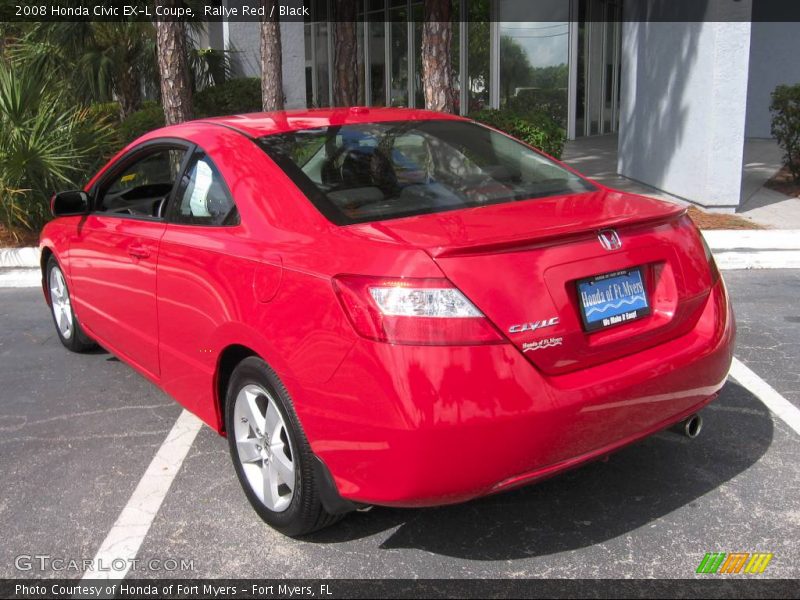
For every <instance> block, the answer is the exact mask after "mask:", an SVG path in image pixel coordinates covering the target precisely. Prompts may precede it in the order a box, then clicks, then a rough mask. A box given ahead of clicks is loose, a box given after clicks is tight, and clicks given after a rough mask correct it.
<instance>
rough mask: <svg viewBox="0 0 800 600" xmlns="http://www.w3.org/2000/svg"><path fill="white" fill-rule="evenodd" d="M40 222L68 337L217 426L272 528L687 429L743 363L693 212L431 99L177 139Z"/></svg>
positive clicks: (286, 117) (429, 498)
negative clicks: (431, 108)
mask: <svg viewBox="0 0 800 600" xmlns="http://www.w3.org/2000/svg"><path fill="white" fill-rule="evenodd" d="M52 209H53V214H54V215H55V217H56V218H55V219H54V220H52V221H51V222H50V223H48V225H47V226H46V227H45V229H44V231H43V232H42V236H41V249H42V274H43V288H44V294H45V298H46V299H47V302H48V304H49V305H50V307H51V309H52V315H53V319H54V322H55V326H56V331H57V332H58V336H59V338H60V339H61V342H62V343H63V344H64V345H65V346H66V347H67V348H69V349H70V350H73V351H77V352H80V351H83V350H86V349H89V348H91V347H93V346H94V345H96V344H99V345H101V346H102V347H104V348H106V349H108V350H109V351H110V352H112V353H113V354H115V355H117V356H118V357H120V358H121V359H122V360H124V361H125V362H127V363H128V364H130V365H131V366H133V367H134V368H135V369H136V370H138V371H139V372H141V373H142V374H144V375H145V376H146V377H147V378H148V379H150V380H151V381H152V382H154V383H155V384H157V385H158V386H159V387H161V388H162V389H164V390H165V391H166V392H167V393H168V394H170V395H171V396H173V397H174V398H175V399H176V400H177V401H178V402H179V403H180V404H182V405H183V406H184V407H185V408H186V409H187V410H189V411H191V412H193V413H194V414H196V415H198V416H199V417H200V418H201V419H202V420H203V421H204V422H205V423H207V424H208V425H209V426H210V427H211V428H213V429H214V430H216V431H218V432H219V433H220V434H222V435H225V436H226V437H227V439H228V442H229V446H230V453H231V457H232V459H233V466H234V468H235V470H236V474H237V475H238V477H239V480H240V482H241V485H242V488H243V489H244V493H245V494H246V495H247V498H248V499H249V501H250V502H251V503H252V505H253V507H254V508H255V510H256V511H257V512H258V514H259V515H260V516H261V517H262V518H263V519H264V520H265V521H267V522H268V523H269V524H270V525H272V526H273V527H275V528H276V529H278V530H279V531H281V532H283V533H285V534H287V535H301V534H304V533H308V532H310V531H313V530H315V529H319V528H321V527H324V526H327V525H330V524H332V523H334V522H335V521H337V520H338V519H340V518H341V517H342V516H343V515H345V514H346V513H348V512H349V511H352V510H355V509H358V508H360V507H366V506H371V505H381V506H398V507H422V506H436V505H442V504H450V503H456V502H464V501H468V500H470V499H472V498H477V497H480V496H484V495H487V494H494V493H498V492H503V491H505V490H509V489H512V488H515V487H518V486H522V485H526V484H529V483H532V482H535V481H537V480H540V479H542V478H544V477H548V476H551V475H553V474H554V473H557V472H559V471H563V470H565V469H568V468H571V467H575V466H577V465H580V464H582V463H584V462H586V461H590V460H592V459H595V458H602V457H605V456H606V455H608V454H609V453H610V452H612V451H614V450H617V449H619V448H621V447H623V446H625V445H627V444H631V443H632V442H635V441H637V440H639V439H641V438H643V437H645V436H648V435H650V434H653V433H655V432H658V431H660V430H663V429H666V428H670V427H673V426H677V427H679V428H682V429H683V430H684V431H685V432H686V434H687V435H690V436H694V435H696V434H697V433H698V432H699V429H700V424H701V421H700V418H699V416H698V415H697V414H696V413H697V412H698V411H699V410H700V409H701V408H702V407H703V406H705V405H706V404H708V403H709V402H711V401H712V400H713V399H714V398H715V397H716V396H717V394H718V392H719V390H720V388H721V387H722V385H723V382H724V381H725V377H726V375H727V372H728V368H729V366H730V362H731V358H732V349H733V340H734V329H735V327H734V321H733V315H732V312H731V308H730V305H729V300H728V296H727V292H726V290H725V285H724V283H723V281H722V278H721V277H720V274H719V271H718V270H717V268H716V265H715V264H714V260H713V258H712V256H711V254H710V252H709V250H708V248H707V247H706V245H705V243H704V241H703V239H702V237H701V235H700V233H699V232H698V230H697V229H696V228H695V226H694V225H693V224H692V222H691V221H690V220H689V218H688V217H687V215H686V210H685V208H684V207H681V206H678V205H675V204H672V203H668V202H663V201H659V200H656V199H653V198H646V197H642V196H636V195H633V194H628V193H624V192H620V191H617V190H613V189H609V188H607V187H604V186H602V185H600V184H598V183H594V182H592V181H589V180H587V179H586V178H584V177H582V176H581V175H579V174H578V173H576V172H575V171H573V170H571V169H570V168H568V167H566V166H565V165H563V164H561V163H559V162H558V161H556V160H554V159H552V158H550V157H548V156H546V155H544V154H542V153H541V152H539V151H537V150H535V149H533V148H531V147H529V146H527V145H525V144H523V143H521V142H519V141H517V140H515V139H513V138H511V137H509V136H507V135H505V134H503V133H501V132H499V131H496V130H494V129H491V128H488V127H485V126H482V125H479V124H477V123H474V122H472V121H469V120H467V119H463V118H460V117H456V116H451V115H447V114H441V113H433V112H427V111H422V110H412V109H375V108H369V109H367V108H363V107H358V108H353V109H346V108H345V109H329V110H309V111H302V112H300V111H298V112H278V113H267V114H253V115H245V116H233V117H221V118H214V119H208V120H200V121H192V122H188V123H184V124H181V125H175V126H171V127H166V128H163V129H159V130H157V131H153V132H151V133H148V134H146V135H145V136H143V137H141V138H139V139H138V140H136V141H135V142H133V143H132V144H131V145H129V146H128V147H127V148H125V149H124V150H122V151H121V152H120V153H119V154H118V155H117V156H115V157H114V158H113V159H112V160H111V161H110V162H109V164H108V165H106V166H105V167H104V168H103V169H102V170H101V171H100V172H99V173H98V174H97V175H95V176H94V178H92V179H91V181H90V182H89V183H88V184H87V186H86V187H85V188H84V189H83V190H75V191H65V192H60V193H58V194H56V195H55V196H54V197H53V201H52Z"/></svg>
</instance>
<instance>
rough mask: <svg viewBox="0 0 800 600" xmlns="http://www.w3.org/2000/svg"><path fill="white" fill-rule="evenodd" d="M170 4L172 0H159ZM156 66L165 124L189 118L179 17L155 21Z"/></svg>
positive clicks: (189, 94)
mask: <svg viewBox="0 0 800 600" xmlns="http://www.w3.org/2000/svg"><path fill="white" fill-rule="evenodd" d="M158 4H159V5H161V6H172V5H174V0H159V1H158ZM155 26H156V44H157V46H158V70H159V73H160V74H161V103H162V105H163V106H164V118H165V121H166V124H167V125H174V124H175V123H182V122H183V121H188V120H189V119H191V118H192V91H191V87H190V85H189V66H188V64H187V61H186V31H185V30H184V27H183V23H181V22H180V21H156V23H155Z"/></svg>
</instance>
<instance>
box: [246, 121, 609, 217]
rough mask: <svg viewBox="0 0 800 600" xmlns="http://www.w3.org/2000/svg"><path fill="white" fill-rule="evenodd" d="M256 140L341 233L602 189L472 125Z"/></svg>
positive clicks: (324, 131)
mask: <svg viewBox="0 0 800 600" xmlns="http://www.w3.org/2000/svg"><path fill="white" fill-rule="evenodd" d="M257 142H258V144H259V145H260V146H261V148H263V149H264V151H265V152H266V153H267V154H268V155H269V156H270V157H271V158H272V159H273V160H274V161H275V162H276V163H277V164H278V166H280V167H281V168H282V169H283V170H284V171H285V172H286V174H287V175H288V176H289V177H290V178H291V179H292V180H293V181H294V182H295V184H296V185H297V186H298V187H299V188H300V189H301V190H302V191H303V193H304V194H305V195H306V196H308V198H309V199H310V200H311V201H312V202H313V203H314V205H315V206H316V207H317V208H318V209H319V210H320V211H321V212H322V213H323V214H324V215H325V216H326V217H328V218H329V219H330V220H331V221H333V222H334V223H337V224H339V225H348V224H352V223H364V222H367V221H381V220H384V219H395V218H398V217H407V216H412V215H422V214H427V213H434V212H441V211H446V210H456V209H459V208H472V207H478V206H486V205H489V204H499V203H502V202H513V201H517V200H528V199H531V198H541V197H545V196H555V195H559V194H573V193H580V192H587V191H591V190H593V189H595V188H594V186H592V185H591V184H590V183H589V182H588V181H586V180H584V179H581V178H580V177H578V176H576V175H573V174H572V173H570V172H569V171H567V170H565V169H563V168H562V167H560V166H559V165H557V164H555V163H554V162H553V161H551V160H549V159H547V158H546V157H544V156H542V155H541V154H539V153H537V152H534V151H533V150H531V149H529V148H527V147H526V146H524V145H523V144H521V143H519V142H516V141H514V140H513V139H512V138H509V137H508V136H505V135H502V134H500V133H496V132H495V131H492V130H491V129H489V128H487V127H483V126H481V125H477V124H475V123H470V122H467V121H453V120H431V121H408V122H397V121H393V122H386V123H363V124H353V125H341V126H330V127H321V128H318V129H303V130H299V131H293V132H290V133H284V134H277V135H269V136H266V137H263V138H260V139H259V140H258V141H257Z"/></svg>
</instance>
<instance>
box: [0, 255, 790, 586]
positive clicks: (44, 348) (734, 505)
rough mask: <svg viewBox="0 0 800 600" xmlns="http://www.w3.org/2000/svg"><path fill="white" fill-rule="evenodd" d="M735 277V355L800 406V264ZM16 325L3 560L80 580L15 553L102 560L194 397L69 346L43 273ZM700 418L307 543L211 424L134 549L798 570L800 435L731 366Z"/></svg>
mask: <svg viewBox="0 0 800 600" xmlns="http://www.w3.org/2000/svg"><path fill="white" fill-rule="evenodd" d="M725 278H726V281H727V282H728V285H729V288H730V291H731V296H732V298H733V301H734V306H735V310H736V315H737V319H738V323H739V337H738V349H737V356H738V358H739V359H740V360H741V361H742V362H743V363H744V364H745V365H747V366H748V367H749V368H750V369H752V370H753V371H754V372H755V373H757V374H758V375H759V376H760V377H762V378H763V379H764V380H765V381H766V382H767V383H769V384H770V385H771V386H772V387H773V388H774V389H775V390H777V392H779V393H780V394H781V395H783V396H784V397H785V398H786V399H787V400H789V401H790V402H791V403H793V404H794V405H795V406H799V407H800V374H799V373H800V369H799V368H798V364H800V302H798V298H800V271H793V270H767V271H730V272H727V273H726V274H725ZM0 324H2V327H1V328H0V471H1V472H2V474H3V475H2V491H0V531H2V532H3V533H2V541H0V577H2V578H8V577H56V576H58V577H69V578H76V579H77V578H80V577H81V575H82V573H80V572H69V571H60V572H56V571H54V570H53V569H52V568H45V569H40V568H39V567H38V566H37V565H36V564H33V565H32V566H31V568H30V569H28V570H25V569H22V570H21V569H19V568H18V566H19V564H18V563H19V561H18V560H15V559H16V557H18V556H20V555H49V556H52V557H54V558H67V559H69V558H76V559H82V558H91V557H93V556H94V555H95V553H96V552H97V550H98V547H99V546H100V545H101V543H102V542H103V540H104V539H105V537H106V535H107V533H108V531H109V530H110V528H111V527H112V525H113V524H114V522H115V520H116V519H117V517H118V516H119V514H120V511H122V510H123V508H124V507H125V505H126V503H127V502H128V499H129V498H130V496H131V494H132V493H133V491H134V489H135V488H136V486H137V483H138V482H139V480H140V478H141V477H142V475H143V473H144V471H145V469H146V468H147V466H148V464H149V463H150V461H151V459H152V458H153V456H154V454H155V453H156V452H157V450H158V448H159V447H160V446H161V444H162V442H163V441H164V438H165V436H166V435H167V432H169V431H170V429H171V428H172V426H173V424H174V422H175V420H176V418H177V417H178V415H179V414H180V412H181V409H180V408H179V406H178V405H177V404H175V403H174V402H173V401H172V400H170V399H169V398H168V397H166V396H165V395H164V394H162V393H161V392H160V391H159V390H157V389H156V388H155V386H153V385H152V384H150V383H149V382H148V381H147V380H145V379H144V378H143V377H141V376H139V375H138V374H137V373H135V372H134V371H133V370H132V369H131V368H129V367H128V366H126V365H125V364H123V363H121V362H119V361H118V360H117V359H115V358H114V357H112V356H111V355H109V354H107V353H105V352H102V351H98V352H96V353H94V354H87V355H76V354H71V353H69V352H67V351H66V350H65V349H64V348H62V346H61V345H60V343H59V342H58V339H57V337H56V335H55V332H54V330H53V326H52V322H51V319H50V316H49V314H48V311H47V307H46V305H45V303H44V301H43V299H42V295H41V291H40V290H38V289H33V288H26V289H0ZM703 416H704V419H705V425H704V430H703V433H702V435H701V436H700V437H699V438H698V439H696V440H693V441H690V440H688V439H685V438H682V437H679V436H677V435H674V434H671V433H662V434H658V435H656V436H654V437H651V438H649V439H647V440H645V441H644V442H641V443H639V444H637V445H635V446H633V447H629V448H627V449H625V450H623V451H621V452H619V453H617V454H615V455H613V456H612V457H611V458H610V460H608V461H607V462H598V463H594V464H590V465H588V466H585V467H583V468H581V469H578V470H575V471H572V472H569V473H566V474H564V475H561V476H559V477H557V478H554V479H551V480H549V481H546V482H544V483H541V484H539V485H537V486H533V487H528V488H525V489H521V490H518V491H515V492H511V493H507V494H504V495H500V496H495V497H491V498H486V499H482V500H478V501H474V502H470V503H467V504H463V505H459V506H452V507H446V508H439V509H426V510H394V509H383V508H376V509H374V510H372V511H371V512H367V513H358V514H353V515H351V516H349V517H348V518H347V519H346V520H344V521H343V522H342V523H340V524H339V525H337V526H335V527H334V528H331V529H328V530H325V531H322V532H318V533H317V534H314V535H312V536H310V537H308V538H306V539H303V540H292V539H288V538H284V537H282V536H281V535H280V534H277V533H275V532H274V531H273V530H271V529H270V528H269V527H268V526H266V525H265V524H264V523H262V522H261V521H260V520H259V519H258V517H257V516H256V514H255V513H254V512H253V511H252V509H251V508H250V506H249V504H248V503H247V501H246V499H245V497H244V494H243V493H242V492H241V490H240V488H239V485H238V483H237V481H236V478H235V475H234V472H233V468H232V465H231V464H230V459H229V457H228V449H227V444H226V442H225V440H224V439H223V438H221V437H219V436H217V435H216V434H215V433H214V432H212V431H211V430H209V429H208V428H206V427H203V428H202V429H201V431H200V433H199V434H198V435H197V438H196V439H195V440H194V443H193V444H192V447H191V449H190V451H189V454H188V456H187V458H186V460H185V461H184V463H183V465H182V467H181V469H180V471H179V472H178V474H177V477H176V478H175V480H174V482H173V484H172V486H171V488H170V490H169V492H168V494H167V496H166V498H165V499H164V502H163V504H162V505H161V508H160V510H159V511H158V513H157V515H156V517H155V520H154V521H153V523H152V526H151V528H150V530H149V533H148V534H147V536H146V537H145V539H144V541H143V543H142V545H141V548H140V549H139V552H138V555H137V557H138V558H139V559H141V560H142V562H147V561H148V560H149V559H161V560H164V559H168V558H172V559H185V560H188V561H191V566H192V567H193V570H190V571H181V570H176V571H164V570H158V571H156V570H153V569H148V568H143V569H141V570H137V571H136V572H135V573H131V574H130V575H129V576H130V577H137V578H139V577H182V578H183V577H204V578H206V577H209V578H210V577H253V578H270V577H298V578H329V577H336V578H345V577H354V578H357V577H392V578H399V577H422V578H427V577H447V578H457V577H469V578H505V577H524V578H528V577H558V578H597V577H599V578H616V577H626V578H627V577H633V578H639V577H663V578H686V577H694V576H695V569H696V568H697V566H698V564H699V562H700V560H701V559H702V558H703V556H704V554H705V553H706V552H771V553H773V554H774V557H773V559H772V561H771V562H770V564H769V567H768V569H767V570H766V571H765V572H764V573H763V574H762V575H759V577H771V578H777V577H780V578H798V577H800V535H798V534H799V533H800V467H799V466H798V461H797V457H798V456H799V453H800V435H798V433H797V432H796V431H794V430H793V429H792V428H791V427H789V426H788V425H787V424H786V423H785V422H784V421H783V420H781V419H780V418H778V417H776V416H775V415H773V414H772V413H771V412H770V411H769V409H768V408H767V407H766V406H765V405H764V403H763V402H762V401H761V400H759V398H757V397H756V396H755V395H754V394H753V393H751V392H750V391H748V389H746V388H745V387H743V386H742V385H740V384H738V383H736V382H734V381H732V380H730V381H729V382H728V384H727V385H726V387H725V388H724V391H723V393H722V395H721V397H720V398H719V400H718V401H717V402H715V403H714V404H712V405H711V406H710V407H708V408H707V409H705V410H704V411H703ZM15 563H17V564H16V566H15ZM706 577H708V576H706Z"/></svg>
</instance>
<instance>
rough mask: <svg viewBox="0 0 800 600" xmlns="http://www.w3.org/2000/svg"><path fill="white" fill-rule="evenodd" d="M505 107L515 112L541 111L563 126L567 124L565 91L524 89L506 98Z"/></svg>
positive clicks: (556, 89)
mask: <svg viewBox="0 0 800 600" xmlns="http://www.w3.org/2000/svg"><path fill="white" fill-rule="evenodd" d="M505 108H506V109H508V110H511V111H513V112H516V113H527V112H531V111H535V112H541V113H544V114H546V115H547V116H548V117H550V118H551V119H553V121H555V122H556V123H558V124H559V125H561V126H562V127H565V126H566V124H567V91H566V90H563V89H559V88H555V89H525V90H520V91H519V92H518V93H517V95H516V96H512V97H511V98H509V99H508V104H507V105H506V106H505Z"/></svg>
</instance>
